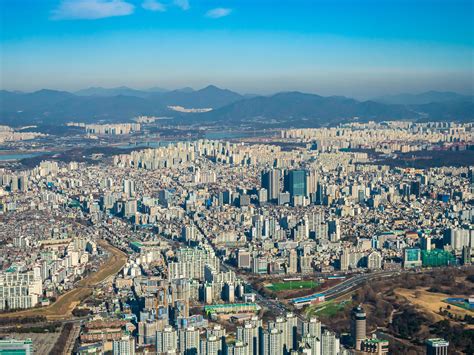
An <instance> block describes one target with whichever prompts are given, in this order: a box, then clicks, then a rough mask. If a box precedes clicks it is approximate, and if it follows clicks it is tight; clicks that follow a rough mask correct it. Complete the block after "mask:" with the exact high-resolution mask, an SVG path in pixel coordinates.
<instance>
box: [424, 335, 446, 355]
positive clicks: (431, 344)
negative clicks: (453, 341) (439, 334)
mask: <svg viewBox="0 0 474 355" xmlns="http://www.w3.org/2000/svg"><path fill="white" fill-rule="evenodd" d="M448 348H449V342H448V341H446V340H444V339H441V338H433V339H428V340H427V341H426V355H448V354H449V352H448Z"/></svg>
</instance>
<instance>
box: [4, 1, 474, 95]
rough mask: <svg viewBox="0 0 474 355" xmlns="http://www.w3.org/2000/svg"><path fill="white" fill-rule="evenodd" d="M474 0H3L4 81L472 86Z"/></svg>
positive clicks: (346, 91) (362, 90) (265, 88)
mask: <svg viewBox="0 0 474 355" xmlns="http://www.w3.org/2000/svg"><path fill="white" fill-rule="evenodd" d="M473 3H474V0H416V1H414V0H377V1H376V0H273V1H270V0H0V7H1V23H0V50H1V57H0V60H1V63H0V66H1V67H0V68H1V77H0V80H1V82H0V86H1V87H2V88H3V89H9V90H25V91H31V90H35V89H40V88H45V87H46V88H53V89H64V90H76V89H80V88H84V87H88V86H105V87H114V86H121V85H127V86H131V87H135V88H147V87H152V86H160V87H165V88H178V87H184V86H191V87H194V88H199V87H202V86H205V85H207V84H215V85H218V86H221V87H227V88H231V89H234V90H237V91H240V92H251V93H271V92H276V91H286V90H300V91H306V92H315V93H320V94H323V95H331V94H337V95H348V96H353V97H360V98H367V97H372V96H377V95H380V94H387V93H398V92H420V91H424V90H431V89H433V90H452V91H458V92H463V93H472V92H473V91H474V87H473V85H474V84H473V83H474V8H473V6H474V5H473Z"/></svg>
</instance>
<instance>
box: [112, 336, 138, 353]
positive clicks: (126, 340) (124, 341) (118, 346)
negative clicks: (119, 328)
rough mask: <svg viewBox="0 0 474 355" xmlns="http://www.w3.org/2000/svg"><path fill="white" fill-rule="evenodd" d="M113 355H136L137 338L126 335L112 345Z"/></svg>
mask: <svg viewBox="0 0 474 355" xmlns="http://www.w3.org/2000/svg"><path fill="white" fill-rule="evenodd" d="M112 354H113V355H135V338H133V337H132V336H129V335H125V336H123V337H122V338H120V339H117V340H114V341H113V343H112Z"/></svg>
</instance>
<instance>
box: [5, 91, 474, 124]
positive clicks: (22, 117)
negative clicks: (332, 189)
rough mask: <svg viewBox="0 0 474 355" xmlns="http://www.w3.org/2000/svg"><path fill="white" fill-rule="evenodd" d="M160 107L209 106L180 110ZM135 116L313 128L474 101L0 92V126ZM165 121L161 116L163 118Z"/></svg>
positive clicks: (449, 111)
mask: <svg viewBox="0 0 474 355" xmlns="http://www.w3.org/2000/svg"><path fill="white" fill-rule="evenodd" d="M168 106H183V107H185V108H212V111H209V112H204V113H183V112H176V111H174V110H171V109H169V107H168ZM138 115H154V116H167V117H173V118H174V120H173V122H176V123H177V124H206V125H213V124H215V125H221V126H222V125H224V126H228V125H248V126H254V127H255V126H264V127H270V126H272V127H289V126H293V127H317V126H324V125H331V124H337V123H340V122H345V121H350V120H361V121H365V120H393V119H410V120H434V121H439V120H455V121H464V122H465V121H474V98H473V97H472V96H465V95H460V94H456V93H452V92H436V91H430V92H426V93H421V94H416V95H415V94H401V95H393V96H384V97H379V98H375V99H373V100H368V101H358V100H355V99H351V98H347V97H343V96H329V97H324V96H319V95H315V94H307V93H301V92H282V93H277V94H274V95H270V96H258V95H241V94H239V93H236V92H233V91H231V90H227V89H220V88H218V87H216V86H213V85H210V86H207V87H205V88H203V89H200V90H193V89H191V88H183V89H178V90H172V91H167V90H165V89H162V88H159V87H156V88H152V89H148V90H136V89H131V88H128V87H118V88H111V89H106V88H100V87H92V88H88V89H83V90H79V91H77V92H74V93H70V92H66V91H56V90H47V89H43V90H39V91H36V92H32V93H23V92H11V91H5V90H3V91H0V124H8V125H13V126H18V125H25V124H45V125H51V124H54V125H57V124H63V123H66V122H70V121H81V122H119V121H120V122H123V121H129V120H130V119H132V118H133V117H135V116H138ZM169 122H170V121H168V123H169Z"/></svg>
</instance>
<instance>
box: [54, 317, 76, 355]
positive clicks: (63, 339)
mask: <svg viewBox="0 0 474 355" xmlns="http://www.w3.org/2000/svg"><path fill="white" fill-rule="evenodd" d="M73 327H74V325H73V324H72V323H66V324H65V325H64V327H63V329H62V331H61V334H60V335H59V337H58V340H56V343H55V344H54V346H53V349H52V350H51V352H50V354H62V353H63V352H64V350H65V349H66V345H67V342H68V339H69V335H70V334H71V332H72V329H73Z"/></svg>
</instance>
